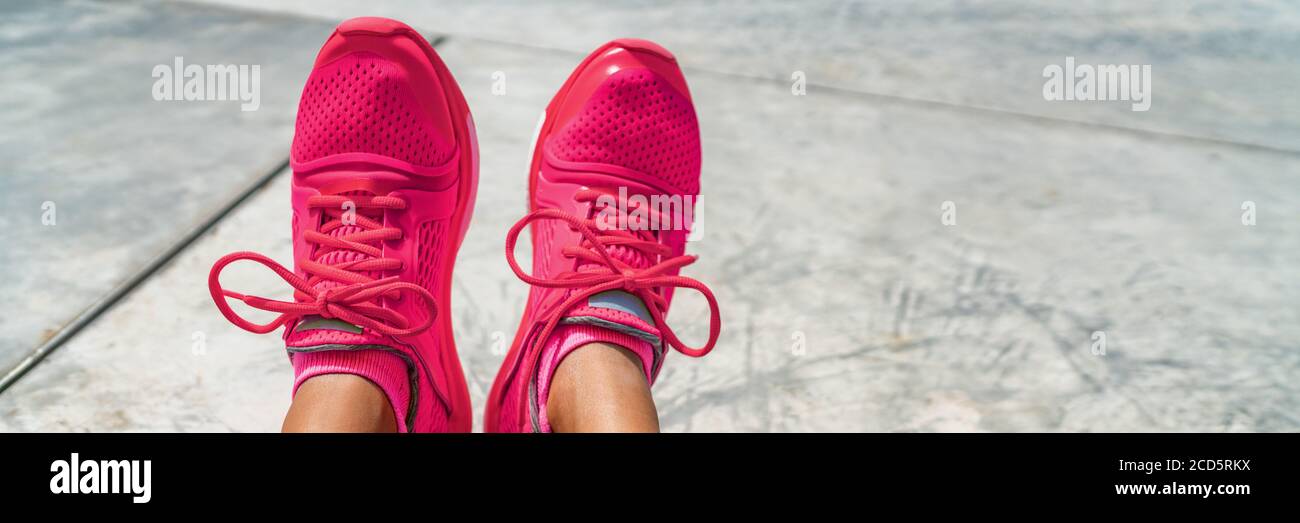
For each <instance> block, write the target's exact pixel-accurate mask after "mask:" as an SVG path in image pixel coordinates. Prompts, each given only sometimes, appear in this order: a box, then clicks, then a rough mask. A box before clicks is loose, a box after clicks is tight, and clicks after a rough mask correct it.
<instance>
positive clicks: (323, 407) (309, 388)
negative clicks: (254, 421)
mask: <svg viewBox="0 0 1300 523" xmlns="http://www.w3.org/2000/svg"><path fill="white" fill-rule="evenodd" d="M281 430H282V431H284V432H394V431H396V430H397V421H396V419H395V418H394V417H393V407H392V405H390V404H389V403H388V397H387V396H385V395H384V391H383V390H381V389H380V388H379V386H377V385H375V384H374V383H371V382H370V380H367V379H365V378H362V377H360V376H354V375H352V374H324V375H320V376H316V377H313V378H310V379H308V380H307V381H305V382H303V384H302V385H300V386H299V387H298V391H297V393H295V394H294V398H293V404H292V405H290V406H289V412H288V414H285V417H284V426H283V427H282V428H281Z"/></svg>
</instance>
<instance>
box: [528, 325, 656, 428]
mask: <svg viewBox="0 0 1300 523" xmlns="http://www.w3.org/2000/svg"><path fill="white" fill-rule="evenodd" d="M546 415H547V418H548V420H549V421H550V425H551V428H552V430H554V431H555V432H658V431H659V413H658V411H657V410H656V409H655V404H654V398H653V397H651V395H650V384H649V383H647V382H646V376H645V371H644V370H642V367H641V362H640V360H638V359H637V357H636V356H635V355H633V354H632V353H631V352H630V351H628V350H626V349H623V348H622V347H618V346H616V345H610V344H606V343H592V344H589V345H583V346H582V347H578V348H577V349H575V350H574V351H573V352H571V353H569V355H568V356H567V357H565V358H564V361H562V362H561V363H560V366H559V368H558V369H556V371H555V375H554V376H553V377H552V378H551V386H550V393H549V394H548V398H547V405H546Z"/></svg>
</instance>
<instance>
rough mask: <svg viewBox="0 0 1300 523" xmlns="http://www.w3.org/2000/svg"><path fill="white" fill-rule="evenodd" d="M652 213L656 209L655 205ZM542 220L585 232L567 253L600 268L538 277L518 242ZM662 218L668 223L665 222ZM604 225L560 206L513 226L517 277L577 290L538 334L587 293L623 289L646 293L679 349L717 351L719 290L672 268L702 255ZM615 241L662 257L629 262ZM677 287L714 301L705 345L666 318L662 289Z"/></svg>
mask: <svg viewBox="0 0 1300 523" xmlns="http://www.w3.org/2000/svg"><path fill="white" fill-rule="evenodd" d="M602 194H609V193H607V192H602V191H598V190H594V189H583V190H580V191H578V193H577V194H576V195H575V196H574V199H575V200H578V201H593V200H595V199H596V198H598V197H599V196H600V195H602ZM649 212H651V213H653V212H654V211H653V210H650V211H649ZM538 220H560V221H562V222H565V223H567V224H568V225H569V228H570V229H571V230H574V231H576V232H578V233H579V234H581V235H582V242H581V244H580V245H568V246H565V247H564V248H563V249H561V252H562V253H563V254H564V255H565V256H567V257H571V258H577V259H581V260H584V261H587V262H591V264H590V265H588V267H594V268H593V269H590V270H582V271H579V272H572V271H571V272H565V273H561V274H559V275H557V276H556V277H555V278H552V279H546V278H537V277H534V276H533V275H531V274H528V273H526V272H524V270H523V269H522V268H521V267H520V266H519V263H518V262H517V261H516V260H515V256H514V251H515V244H516V243H517V242H518V239H519V234H520V233H521V232H523V230H524V228H525V227H527V226H528V225H529V224H531V223H532V222H534V221H538ZM661 223H662V222H661ZM597 229H599V227H598V226H597V224H596V220H595V219H594V218H593V219H584V218H579V217H577V216H575V215H573V214H570V213H567V212H564V211H561V210H559V209H554V208H545V209H537V210H535V211H533V212H530V213H528V214H527V215H525V216H524V217H523V218H522V219H520V220H519V221H518V222H517V223H515V225H514V226H513V227H511V228H510V232H509V234H507V235H506V260H507V261H508V262H509V263H510V269H511V270H513V271H514V273H515V276H517V277H519V279H520V280H523V281H524V282H527V283H528V284H530V285H535V286H538V287H545V288H567V289H575V290H576V292H574V293H572V295H571V296H569V297H568V298H567V299H565V300H564V301H563V302H562V303H560V305H559V306H557V307H554V309H553V312H552V313H551V317H550V318H549V319H548V320H547V321H546V324H545V326H544V327H543V328H542V330H541V333H540V335H539V336H538V337H537V338H536V339H537V340H540V341H542V342H544V341H545V340H546V339H548V338H549V337H550V335H551V333H552V332H553V331H554V330H555V328H556V327H557V326H558V325H559V323H560V320H561V318H562V317H563V316H564V313H565V312H566V311H568V310H569V309H571V308H572V307H573V306H575V305H577V304H579V303H581V302H582V301H583V300H586V299H587V298H589V297H591V296H593V295H596V294H599V293H602V292H606V291H612V290H622V291H625V292H628V293H630V294H633V295H635V296H637V297H638V298H641V301H642V302H644V303H645V305H646V309H648V310H649V312H650V316H651V318H652V319H653V320H654V323H655V326H656V327H657V328H658V329H659V330H660V333H661V334H662V336H663V339H664V341H665V342H667V343H668V345H669V346H671V347H672V348H673V349H674V350H676V351H677V352H680V353H682V354H685V355H687V356H691V357H694V358H698V357H701V356H704V355H706V354H708V353H709V351H712V350H713V346H714V345H715V344H716V343H717V341H718V333H719V332H720V331H721V328H722V319H721V316H720V314H719V312H718V302H717V299H715V298H714V296H713V292H712V291H711V290H709V288H708V286H706V285H704V284H703V283H701V282H700V281H698V280H696V279H694V278H689V277H686V276H675V275H669V274H667V273H669V272H672V271H674V270H676V269H680V268H682V267H685V266H687V265H690V264H692V263H695V260H696V259H697V257H696V256H692V255H681V256H675V257H671V258H665V257H667V256H670V255H671V254H672V250H671V249H670V248H669V247H668V246H666V245H664V244H662V243H659V242H657V241H652V240H647V239H643V238H640V237H638V236H637V235H635V234H633V233H632V232H630V231H626V230H621V229H606V230H600V232H599V233H597V232H596V230H597ZM614 245H623V246H625V247H629V248H632V249H636V250H638V251H640V252H641V253H644V254H647V255H650V258H651V259H652V260H654V259H659V260H660V261H659V262H658V263H655V264H653V265H651V266H649V267H646V268H636V267H632V266H630V265H628V264H627V263H624V262H622V261H620V260H618V259H616V258H614V257H613V256H610V254H609V250H608V247H610V246H614ZM662 287H674V288H686V289H692V290H695V291H696V292H699V293H700V294H701V295H702V296H704V298H705V300H707V301H708V303H709V338H708V340H707V341H706V342H705V344H704V345H703V346H701V347H698V348H696V347H689V346H687V345H686V344H685V343H683V342H682V341H681V339H679V338H678V337H677V334H676V333H674V332H673V330H672V328H671V327H669V326H668V323H667V321H666V319H665V317H664V315H665V310H666V309H667V308H668V300H667V299H666V298H664V297H663V296H662V295H660V294H659V293H657V292H654V289H656V288H662ZM541 352H542V351H541V350H536V351H533V356H532V359H531V361H530V363H529V366H528V369H527V374H525V375H527V376H532V375H533V374H534V373H535V369H536V365H537V362H538V360H539V359H540V357H541ZM520 395H521V400H523V401H524V402H526V401H527V387H521V390H520Z"/></svg>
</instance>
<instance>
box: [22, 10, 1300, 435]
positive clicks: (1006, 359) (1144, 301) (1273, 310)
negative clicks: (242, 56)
mask: <svg viewBox="0 0 1300 523" xmlns="http://www.w3.org/2000/svg"><path fill="white" fill-rule="evenodd" d="M313 5H314V4H313ZM290 7H292V6H290ZM370 7H373V8H374V10H375V11H379V12H381V13H385V12H388V11H391V10H393V9H396V8H393V7H385V6H370ZM560 12H561V13H562V12H563V11H560ZM813 12H816V11H813ZM349 14H351V13H349ZM388 14H392V13H388ZM413 14H414V16H417V17H419V16H425V17H431V16H432V15H431V14H430V13H429V11H419V10H415V12H414V13H413ZM606 16H607V18H606V19H607V20H623V21H624V23H625V25H627V26H633V25H635V24H638V23H640V22H633V21H630V20H634V19H633V18H632V17H630V16H629V17H627V18H618V17H617V16H615V15H608V14H607V15H606ZM755 16H756V17H757V15H755ZM990 16H991V14H990ZM405 18H411V17H405ZM499 18H501V19H505V18H509V17H504V16H503V17H499ZM760 18H761V17H760ZM976 18H977V19H978V17H976ZM1283 18H1285V17H1283ZM739 19H740V21H739V22H736V23H737V24H741V25H740V26H739V27H743V24H744V23H746V20H748V19H747V18H746V17H743V16H742V17H739ZM417 23H418V22H417ZM501 23H502V24H506V25H505V26H506V27H511V26H510V25H509V24H514V23H515V22H509V21H502V22H501ZM574 23H579V24H581V23H590V22H574ZM953 24H957V23H956V22H955V21H954V22H953ZM539 25H546V24H539ZM957 25H960V24H957ZM456 27H457V28H460V29H464V30H466V31H479V30H482V31H485V32H493V31H503V30H501V29H496V28H497V27H499V26H497V25H494V24H492V23H489V22H488V21H486V20H485V21H483V22H482V23H479V24H477V25H466V24H456ZM480 27H487V28H488V29H478V28H480ZM675 27H676V29H674V30H676V31H686V29H683V27H686V28H690V27H695V24H679V25H678V26H675ZM421 28H422V29H424V30H426V31H438V30H440V29H441V27H439V26H438V25H422V26H421ZM1076 30H1077V31H1080V32H1086V28H1077V29H1076ZM1105 30H1106V28H1105V27H1097V28H1095V29H1094V31H1096V32H1097V33H1098V34H1102V33H1104V32H1105ZM560 32H561V31H559V30H555V29H545V30H544V31H543V34H559V33H560ZM642 34H643V35H645V36H652V37H653V36H655V35H654V34H653V32H650V31H649V30H646V31H642ZM324 36H325V35H324V34H321V35H320V38H322V39H323V38H324ZM491 36H492V35H489V36H485V37H482V38H477V37H476V38H467V37H461V38H457V37H455V36H453V37H451V38H450V39H448V40H446V41H445V43H443V44H442V45H440V46H439V53H440V54H442V56H443V57H444V59H445V60H446V61H447V62H448V64H449V65H450V66H451V67H452V68H453V71H455V73H456V75H457V78H458V80H459V81H460V83H461V85H462V87H463V88H464V89H465V91H466V95H467V97H468V98H469V101H470V104H471V107H472V109H473V111H474V113H475V119H476V122H477V124H478V130H479V139H480V142H481V146H482V159H483V174H482V176H483V178H482V185H481V188H480V195H479V201H478V207H477V209H476V214H475V217H474V222H473V224H472V226H471V228H470V231H469V235H468V237H467V240H466V242H467V243H466V245H465V247H464V249H463V251H462V254H461V259H460V261H459V263H460V267H462V270H460V271H458V272H457V280H456V287H455V290H454V295H453V305H452V307H451V313H452V314H453V315H454V317H455V325H456V334H457V343H458V345H459V346H460V348H461V351H462V358H463V359H464V361H465V367H466V372H467V373H468V375H469V384H470V388H471V395H472V398H473V400H474V402H475V407H476V409H479V411H480V412H481V408H482V402H483V399H484V397H485V395H486V390H487V387H488V386H489V385H490V383H491V380H492V378H493V375H494V373H495V372H496V370H497V365H498V364H499V362H500V359H501V356H502V355H501V354H499V353H497V352H495V351H494V341H495V340H496V339H497V338H498V337H499V336H504V337H505V338H506V339H507V340H508V339H509V337H510V336H511V335H512V334H513V330H512V329H513V328H514V327H515V325H516V323H517V320H518V314H519V312H520V310H521V309H522V300H523V297H524V295H525V292H526V288H525V287H524V285H523V284H521V283H519V282H518V281H516V280H515V279H514V277H513V275H512V274H511V273H510V272H509V270H508V268H507V267H506V266H505V262H504V260H502V259H501V258H502V254H501V245H502V242H503V235H504V233H505V230H506V229H507V228H508V227H509V225H510V224H512V223H513V222H514V221H515V220H516V219H517V218H518V217H519V216H520V215H521V214H522V211H523V209H522V205H523V203H522V202H523V191H524V190H525V189H524V183H523V180H524V176H525V174H526V173H525V169H526V165H525V159H526V156H527V150H526V149H527V144H528V139H529V137H530V133H531V131H532V129H533V124H534V122H535V118H536V115H537V113H538V112H539V111H540V110H541V108H542V107H543V105H544V104H545V103H546V101H547V99H549V97H550V95H551V94H552V92H553V90H554V89H555V88H556V87H558V85H559V84H560V82H561V81H562V80H563V78H564V76H565V75H567V73H568V71H569V70H570V69H571V68H572V67H573V65H575V64H576V63H577V61H578V60H579V59H580V58H581V56H582V53H580V52H572V51H571V50H567V49H565V48H563V47H562V46H559V45H554V46H544V47H539V46H533V45H519V44H518V43H510V42H504V43H503V42H494V41H492V39H493V38H491ZM514 38H522V36H519V35H516V36H515V37H514ZM573 38H575V39H576V38H578V37H576V36H575V37H573ZM1099 38H1100V37H1099ZM809 39H810V40H811V39H812V37H809ZM599 40H600V38H594V39H593V41H592V42H590V45H595V44H596V43H598V41H599ZM685 40H688V41H687V43H686V45H684V47H686V48H687V49H688V51H683V50H682V49H681V48H678V47H676V46H673V44H672V43H670V46H673V48H674V50H675V51H676V52H677V53H678V54H679V55H680V56H682V58H683V60H686V61H688V63H689V61H690V60H691V57H692V56H696V55H694V54H691V53H694V52H695V51H696V50H697V49H696V48H692V47H691V45H690V43H689V39H685ZM697 40H698V41H703V40H702V38H699V39H697ZM919 40H924V39H919ZM1121 40H1122V39H1121ZM914 45H917V46H923V45H924V44H922V43H914ZM950 51H951V50H950V49H949V48H947V47H944V44H943V40H942V39H936V40H935V47H933V48H931V49H930V50H929V51H928V53H929V54H931V55H942V54H943V53H945V52H950ZM314 52H315V46H314V45H313V46H309V47H308V48H306V49H303V50H301V53H302V54H303V55H305V56H310V55H311V54H312V53H314ZM701 52H703V51H701ZM882 52H885V51H882ZM719 53H721V52H720V51H719ZM723 54H725V53H723ZM738 54H739V55H740V56H738V57H736V59H735V61H734V63H737V64H741V63H746V61H748V62H749V63H760V61H759V60H758V59H756V58H755V57H754V56H750V55H745V54H744V53H738ZM838 56H839V58H838V60H839V61H841V62H843V63H854V64H855V63H857V62H856V58H855V56H857V55H856V54H855V53H853V52H852V50H851V49H849V50H846V51H844V54H842V55H838ZM828 60H830V59H829V58H828ZM728 63H732V62H728ZM1039 67H1040V68H1041V65H1039ZM496 71H502V72H504V73H505V74H506V79H507V85H506V94H505V95H504V96H494V95H493V94H492V92H491V85H492V80H493V78H492V73H493V72H496ZM734 72H735V71H722V72H711V71H708V70H707V68H703V67H693V68H692V69H691V70H690V71H689V72H688V80H689V81H690V83H691V86H692V90H693V92H694V94H695V98H696V101H697V105H698V109H699V112H700V118H701V122H702V123H701V127H702V130H703V133H704V140H705V144H704V150H705V153H704V154H705V173H704V189H703V190H704V194H705V196H704V199H703V200H702V203H701V205H702V206H703V214H704V220H705V224H706V227H707V230H706V234H705V238H704V240H702V241H700V242H697V243H695V244H693V245H692V246H691V249H692V251H693V252H695V253H697V254H700V255H701V260H700V262H699V263H697V264H696V265H694V266H692V267H691V268H689V269H688V273H689V274H691V275H692V276H694V277H696V278H699V279H700V280H702V281H704V282H706V283H708V284H709V285H710V286H711V287H712V288H713V289H714V291H715V293H716V294H717V295H718V298H719V300H720V302H721V303H722V309H723V318H724V328H723V336H722V341H721V342H720V343H719V346H718V347H717V349H716V350H715V352H714V353H713V354H711V355H710V356H708V357H707V358H704V359H702V360H691V359H689V358H685V357H681V355H677V354H674V355H673V356H670V361H669V362H668V363H667V366H666V369H665V371H664V374H663V375H662V377H661V381H660V383H659V385H658V386H657V387H656V389H655V396H656V400H657V402H658V404H659V407H660V413H661V417H662V420H663V425H664V428H665V429H666V430H670V431H1207V432H1217V431H1294V430H1297V429H1300V421H1298V420H1297V412H1300V409H1298V407H1300V351H1298V350H1297V344H1296V342H1295V340H1296V339H1297V335H1298V334H1300V321H1298V320H1300V309H1297V307H1296V306H1295V304H1296V303H1300V263H1298V262H1300V259H1297V258H1300V243H1298V242H1300V234H1298V233H1300V222H1298V221H1297V220H1296V218H1295V209H1297V206H1298V205H1300V190H1297V188H1296V187H1297V186H1296V184H1295V181H1296V179H1297V178H1298V177H1300V162H1297V159H1300V154H1297V153H1295V152H1291V151H1278V150H1266V149H1261V148H1259V147H1255V146H1253V145H1251V144H1245V145H1242V144H1233V143H1215V142H1208V141H1206V140H1201V139H1196V138H1186V137H1179V136H1169V135H1166V134H1153V133H1148V132H1142V131H1135V130H1129V129H1122V128H1115V127H1113V126H1100V125H1091V124H1079V123H1071V122H1068V121H1060V120H1053V119H1048V118H1041V117H1035V116H1024V115H1023V114H1032V113H1033V112H1034V110H1033V109H1032V107H1013V108H1012V109H1015V110H1013V111H1008V112H999V111H988V110H982V109H971V108H969V107H966V106H963V105H960V104H957V105H951V104H933V103H925V102H917V101H913V100H909V99H906V98H901V97H895V96H880V95H878V94H877V93H872V92H868V91H865V90H864V91H862V92H859V91H857V90H854V89H851V88H837V89H817V88H815V86H814V87H810V88H809V91H808V94H807V95H806V96H793V95H792V94H791V92H790V89H789V85H788V82H786V81H784V80H783V79H782V80H779V81H778V80H762V79H752V78H745V77H743V76H738V75H736V74H732V73H734ZM741 72H744V71H741ZM882 74H888V73H882ZM1157 74H1159V73H1157ZM1221 80H1223V78H1219V77H1217V76H1214V77H1211V78H1208V79H1207V80H1206V83H1205V85H1207V86H1213V85H1215V82H1218V81H1221ZM1024 81H1026V82H1031V83H1032V84H1033V85H1035V86H1038V85H1041V80H1040V79H1038V77H1037V76H1036V75H1035V76H1032V77H1031V78H1028V79H1025V80H1024ZM971 85H974V86H976V87H978V86H979V84H971ZM1156 85H1157V86H1158V85H1159V83H1157V84H1156ZM917 88H918V89H923V88H925V86H924V85H918V86H917ZM1035 89H1037V87H1035ZM1156 96H1157V98H1156V100H1157V103H1159V100H1160V99H1161V98H1160V96H1162V93H1160V92H1157V94H1156ZM1171 96H1172V95H1171ZM1008 100H1012V101H1014V100H1015V99H1014V98H1008ZM1039 101H1041V100H1039ZM1025 103H1026V104H1033V103H1035V102H1033V101H1032V100H1030V101H1026V102H1025ZM1234 106H1235V107H1245V106H1241V105H1234ZM1162 110H1164V109H1162V108H1161V106H1158V105H1157V106H1153V109H1152V112H1158V111H1162ZM1242 110H1243V111H1245V113H1244V114H1243V115H1242V117H1241V118H1240V119H1237V118H1234V117H1227V116H1225V117H1222V118H1221V119H1222V120H1223V121H1225V122H1228V123H1227V124H1226V125H1225V128H1237V127H1234V125H1236V124H1239V123H1240V122H1244V121H1249V120H1250V117H1249V114H1248V113H1249V112H1250V111H1249V110H1248V109H1242ZM1234 114H1235V113H1234ZM1296 116H1297V115H1296V114H1294V113H1290V114H1287V113H1280V114H1279V116H1278V118H1282V119H1288V120H1287V122H1286V125H1289V126H1294V125H1295V124H1296V122H1295V121H1294V119H1295V118H1296ZM1162 118H1167V119H1168V121H1169V122H1174V123H1177V122H1180V121H1182V122H1192V123H1189V124H1188V127H1186V128H1180V130H1182V131H1185V132H1179V133H1175V134H1183V135H1192V136H1194V135H1196V131H1197V128H1196V126H1195V122H1194V121H1192V120H1178V118H1179V117H1174V116H1169V115H1165V116H1162ZM1098 121H1099V122H1101V123H1105V122H1104V121H1102V120H1098ZM1284 127H1285V126H1284ZM1242 136H1245V135H1242ZM287 147H288V141H287V139H286V140H285V141H284V142H283V150H284V151H287ZM285 178H286V177H284V176H281V177H280V178H279V179H277V180H276V181H275V183H274V184H273V185H271V186H270V187H269V188H267V189H266V190H265V191H263V192H262V193H260V194H258V195H256V196H255V197H254V198H253V199H251V200H249V201H248V202H246V203H245V204H244V205H242V206H241V207H240V208H239V209H237V211H236V212H235V213H233V214H232V215H231V216H229V217H228V219H227V220H225V221H223V222H222V223H220V224H219V226H218V227H217V228H216V229H215V230H214V231H212V232H211V233H210V234H208V235H206V236H205V237H203V238H202V239H201V240H200V241H199V242H198V243H196V244H195V245H194V246H193V247H192V248H191V249H189V250H187V251H186V252H184V253H183V254H182V255H181V256H180V257H179V258H178V259H177V260H175V261H174V262H173V263H172V264H170V265H169V266H168V267H166V268H165V269H164V270H163V271H161V272H160V273H158V274H157V275H156V276H155V277H154V278H152V279H151V280H150V281H149V282H147V283H146V284H145V285H144V286H142V287H141V288H140V289H138V290H137V291H136V292H135V293H133V294H132V295H130V296H129V297H128V298H127V299H126V300H124V301H123V302H122V303H120V304H119V305H118V306H117V307H115V308H114V309H113V310H111V311H110V312H109V313H108V314H106V315H105V316H104V317H103V318H101V319H100V320H99V321H98V322H96V323H95V324H93V325H91V326H90V327H88V328H87V329H86V330H85V331H84V332H82V333H81V334H80V335H78V336H77V337H76V338H74V339H73V340H72V341H71V342H69V343H68V344H67V345H66V346H65V347H63V348H61V349H60V350H59V351H58V352H56V353H55V354H54V355H52V356H51V357H50V358H49V359H48V360H47V361H46V362H45V363H43V364H42V365H41V366H39V367H38V368H37V369H36V370H35V371H33V372H32V373H31V374H30V375H28V376H27V377H25V378H24V379H23V380H22V381H20V382H19V383H18V384H17V385H16V386H15V387H14V388H12V389H10V390H9V391H7V392H5V393H4V394H0V430H9V431H31V430H113V431H130V430H150V431H170V430H182V431H227V430H233V431H269V430H276V429H277V428H278V427H279V420H280V416H282V414H283V411H284V408H285V406H286V405H287V402H288V387H289V383H290V370H289V368H288V364H287V362H286V361H285V358H284V356H283V351H282V348H281V347H280V346H279V343H278V338H276V337H275V336H254V335H251V334H247V333H245V332H243V331H241V330H238V329H236V328H235V327H233V326H230V325H228V324H226V323H225V320H224V319H223V318H221V317H220V315H219V314H218V313H217V312H216V311H215V309H214V308H213V307H212V306H211V304H210V303H209V299H208V297H207V292H206V288H205V286H204V279H205V278H206V274H207V269H208V267H209V266H210V264H211V262H212V261H213V260H215V259H216V258H217V257H218V256H220V255H222V254H225V253H226V252H229V251H232V250H241V249H249V250H259V251H262V252H265V253H267V254H269V255H271V256H273V257H275V258H276V259H279V260H282V261H285V262H287V261H289V248H288V245H287V240H288V230H287V224H288V214H289V213H288V210H287V206H286V204H285V200H286V197H287V189H286V187H287V184H286V179H285ZM1244 201H1252V202H1254V204H1255V206H1256V209H1257V222H1256V225H1254V226H1245V225H1243V224H1242V222H1241V214H1242V210H1241V206H1242V203H1243V202H1244ZM944 202H952V203H953V204H954V205H955V206H956V216H957V221H956V224H955V225H951V226H947V225H944V224H942V223H941V221H940V218H941V206H942V205H943V203H944ZM466 268H472V269H470V270H466ZM235 269H238V268H235ZM226 280H227V281H229V286H230V287H232V288H239V289H247V290H248V291H250V292H252V293H255V294H262V295H272V296H275V295H280V296H286V295H287V293H286V292H284V291H283V289H282V288H281V286H282V284H281V283H279V282H277V281H275V279H274V277H273V276H269V273H266V274H263V273H260V272H256V271H255V270H253V269H248V270H247V271H233V270H232V273H231V274H230V275H229V277H228V278H226ZM703 310H704V309H703V304H702V303H700V302H698V301H694V300H689V299H687V300H681V301H679V302H678V303H676V304H675V305H674V309H673V313H672V314H671V316H670V321H672V322H673V324H674V327H675V329H676V330H677V331H678V333H679V334H681V335H682V336H683V337H685V338H687V339H688V340H698V339H701V338H702V337H703V335H704V333H705V328H706V326H705V325H703V324H700V323H699V322H698V321H696V320H697V319H698V318H699V317H700V314H701V313H702V312H703ZM160 311H166V313H165V314H164V313H160ZM1097 331H1101V332H1104V333H1105V335H1106V339H1107V347H1106V354H1105V355H1094V354H1093V353H1092V351H1091V348H1092V347H1091V344H1092V343H1093V338H1092V336H1093V333H1094V332H1097ZM196 340H201V341H202V343H201V344H198V346H197V348H196V343H197V341H196Z"/></svg>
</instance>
